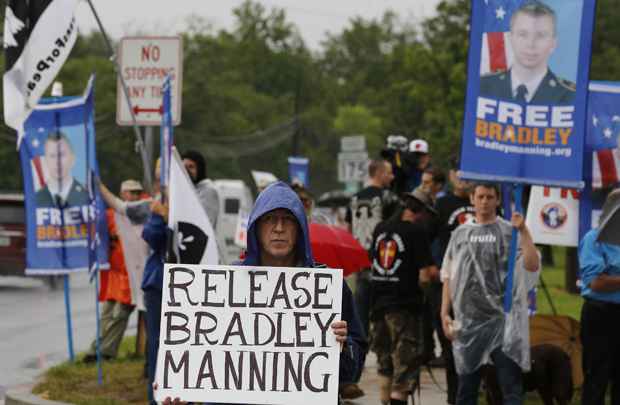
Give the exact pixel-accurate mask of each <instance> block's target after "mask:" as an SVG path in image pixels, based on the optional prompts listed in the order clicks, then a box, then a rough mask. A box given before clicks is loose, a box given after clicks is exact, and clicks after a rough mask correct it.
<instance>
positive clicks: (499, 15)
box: [495, 6, 506, 20]
mask: <svg viewBox="0 0 620 405" xmlns="http://www.w3.org/2000/svg"><path fill="white" fill-rule="evenodd" d="M505 16H506V10H504V7H502V6H499V8H498V9H497V10H495V17H497V19H498V20H503V19H504V17H505Z"/></svg>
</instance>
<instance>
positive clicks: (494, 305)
mask: <svg viewBox="0 0 620 405" xmlns="http://www.w3.org/2000/svg"><path fill="white" fill-rule="evenodd" d="M471 203H472V205H473V206H474V210H475V217H474V220H473V221H470V222H468V223H466V224H464V225H461V226H460V227H458V228H457V229H456V230H455V231H454V232H453V233H452V237H451V238H450V243H449V245H448V248H447V251H446V255H445V258H444V261H443V264H442V269H441V278H442V281H443V297H442V298H443V299H442V308H441V316H442V322H443V329H444V333H445V334H446V337H447V338H448V339H450V340H451V341H452V345H453V354H454V360H455V364H456V371H457V373H458V393H457V401H456V403H457V405H475V404H477V401H478V390H479V388H480V377H481V376H480V367H481V366H482V365H483V364H486V363H489V362H490V361H493V363H494V364H495V366H496V369H497V375H498V380H499V383H500V386H501V389H502V394H503V397H504V403H505V404H507V405H520V404H522V402H523V389H522V377H521V374H522V371H529V369H530V347H529V323H528V308H527V292H528V291H529V290H531V289H532V288H533V287H534V286H535V284H536V282H537V281H538V276H539V269H540V258H539V254H538V251H537V250H536V247H535V246H534V243H533V241H532V237H531V235H530V232H529V230H528V228H527V226H526V225H525V220H524V218H523V216H522V215H521V214H519V213H514V214H513V216H512V219H511V223H508V222H507V221H505V220H503V219H502V218H499V217H497V208H498V206H499V204H500V199H499V190H498V188H497V187H496V186H495V185H493V184H484V183H481V184H477V185H475V186H474V187H473V191H472V194H471ZM512 227H515V228H517V230H518V235H519V236H518V237H519V241H518V246H519V251H518V254H517V261H516V265H515V269H514V282H513V289H512V291H506V277H507V273H508V256H509V250H510V240H511V237H512ZM506 293H508V294H511V297H512V309H511V310H510V312H509V313H505V312H504V308H503V299H504V294H506ZM451 310H453V311H454V319H452V317H451V315H450V311H451Z"/></svg>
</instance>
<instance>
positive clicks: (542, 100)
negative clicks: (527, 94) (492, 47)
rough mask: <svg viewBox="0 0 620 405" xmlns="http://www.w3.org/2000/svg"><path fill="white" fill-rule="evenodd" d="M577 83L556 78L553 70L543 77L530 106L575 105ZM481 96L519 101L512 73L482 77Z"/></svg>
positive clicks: (530, 101)
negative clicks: (513, 84) (514, 88)
mask: <svg viewBox="0 0 620 405" xmlns="http://www.w3.org/2000/svg"><path fill="white" fill-rule="evenodd" d="M575 91H576V87H575V83H573V82H570V81H568V80H565V79H562V78H560V77H558V76H556V75H555V74H554V73H553V72H552V71H551V70H547V74H546V75H545V76H544V77H543V79H542V81H541V82H540V84H539V85H538V87H537V89H536V91H535V92H534V95H533V96H532V97H531V98H529V101H528V104H573V103H574V102H575ZM480 95H481V96H485V97H492V98H496V99H503V100H510V101H517V100H516V96H515V95H514V93H513V86H512V71H511V70H508V71H500V72H496V73H490V74H487V75H484V76H482V77H480Z"/></svg>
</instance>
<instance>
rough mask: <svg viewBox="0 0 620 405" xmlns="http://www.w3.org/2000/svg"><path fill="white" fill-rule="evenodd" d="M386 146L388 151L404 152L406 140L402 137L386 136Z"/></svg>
mask: <svg viewBox="0 0 620 405" xmlns="http://www.w3.org/2000/svg"><path fill="white" fill-rule="evenodd" d="M386 146H387V148H388V149H394V150H400V151H403V152H404V151H406V150H407V138H405V137H404V136H403V135H388V137H387V139H386Z"/></svg>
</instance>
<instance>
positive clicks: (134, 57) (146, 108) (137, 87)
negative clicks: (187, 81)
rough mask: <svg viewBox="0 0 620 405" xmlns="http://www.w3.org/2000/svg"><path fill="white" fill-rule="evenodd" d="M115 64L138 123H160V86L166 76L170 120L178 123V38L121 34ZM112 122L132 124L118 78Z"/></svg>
mask: <svg viewBox="0 0 620 405" xmlns="http://www.w3.org/2000/svg"><path fill="white" fill-rule="evenodd" d="M118 54H119V65H120V69H121V71H120V72H119V74H120V75H122V76H123V79H124V80H125V84H126V85H127V90H128V92H129V99H130V100H131V109H133V112H134V114H135V116H136V121H137V124H138V125H145V126H160V125H161V116H162V113H163V103H162V85H163V84H164V79H165V78H166V75H168V74H169V75H170V77H171V84H172V88H171V90H170V96H171V97H170V98H171V100H170V110H171V113H172V123H173V124H174V125H179V123H180V122H181V91H182V89H183V46H182V41H181V37H124V38H121V41H120V45H119V51H118ZM116 122H117V123H118V125H133V120H132V117H131V111H130V109H129V105H128V104H127V99H126V98H125V93H124V91H123V88H122V83H121V80H120V78H119V79H118V80H117V86H116Z"/></svg>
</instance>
